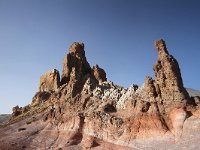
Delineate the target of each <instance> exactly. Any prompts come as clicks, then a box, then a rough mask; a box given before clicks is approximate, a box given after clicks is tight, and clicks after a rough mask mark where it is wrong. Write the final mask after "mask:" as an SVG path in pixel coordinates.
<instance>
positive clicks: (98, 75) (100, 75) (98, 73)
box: [92, 64, 107, 82]
mask: <svg viewBox="0 0 200 150" xmlns="http://www.w3.org/2000/svg"><path fill="white" fill-rule="evenodd" d="M92 71H93V74H94V77H95V79H96V80H97V81H99V82H104V81H107V78H106V72H105V71H104V70H103V69H102V68H99V66H98V65H97V64H96V65H94V67H93V69H92Z"/></svg>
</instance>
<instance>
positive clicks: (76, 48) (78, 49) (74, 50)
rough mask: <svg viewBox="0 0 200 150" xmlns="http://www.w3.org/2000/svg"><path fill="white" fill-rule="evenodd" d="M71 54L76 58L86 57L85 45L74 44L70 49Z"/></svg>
mask: <svg viewBox="0 0 200 150" xmlns="http://www.w3.org/2000/svg"><path fill="white" fill-rule="evenodd" d="M69 52H70V54H72V55H74V56H76V57H77V58H79V59H80V58H83V57H85V51H84V44H83V43H79V42H74V43H73V44H72V45H71V46H70V48H69Z"/></svg>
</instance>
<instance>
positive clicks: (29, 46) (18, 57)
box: [0, 0, 200, 114]
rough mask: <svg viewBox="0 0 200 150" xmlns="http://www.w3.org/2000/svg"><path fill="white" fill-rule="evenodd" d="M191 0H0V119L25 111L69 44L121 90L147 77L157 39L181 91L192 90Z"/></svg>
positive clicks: (198, 52) (197, 29)
mask: <svg viewBox="0 0 200 150" xmlns="http://www.w3.org/2000/svg"><path fill="white" fill-rule="evenodd" d="M199 8H200V1H199V0H191V1H189V0H0V70H1V73H0V114H4V113H11V112H12V107H14V106H16V105H19V106H25V105H27V104H29V103H31V101H32V97H33V96H34V94H35V93H36V92H37V91H38V84H39V78H40V76H41V75H42V74H43V73H45V72H46V71H48V70H51V69H54V68H56V69H58V70H59V71H60V72H61V71H62V63H63V58H64V56H65V55H66V54H67V53H68V48H69V46H70V45H71V44H72V43H73V42H75V41H77V42H83V43H84V44H85V52H86V57H87V60H88V62H89V63H90V65H91V67H92V66H93V65H94V64H98V65H99V66H100V67H101V68H103V69H104V70H105V71H106V73H107V78H108V80H112V81H113V82H114V83H116V84H118V85H122V86H124V87H129V86H130V85H131V84H137V85H139V86H140V85H142V84H143V82H144V79H145V77H146V76H152V77H153V78H155V76H154V72H153V65H154V64H155V62H156V60H157V57H158V56H157V52H156V50H155V48H154V41H155V40H157V39H160V38H163V39H164V40H165V41H166V44H167V47H168V51H169V53H170V54H172V55H173V56H174V57H175V58H176V59H177V60H178V62H179V66H180V68H181V73H182V78H183V82H184V86H185V87H189V88H193V89H197V90H200V79H199V77H200V70H199V66H200V59H199V56H200V9H199Z"/></svg>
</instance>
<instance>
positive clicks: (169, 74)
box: [154, 39, 189, 105]
mask: <svg viewBox="0 0 200 150" xmlns="http://www.w3.org/2000/svg"><path fill="white" fill-rule="evenodd" d="M155 47H156V50H157V52H158V60H157V62H156V64H155V65H154V73H155V76H156V79H155V87H156V91H157V95H158V97H159V99H160V100H161V101H162V103H164V104H166V105H170V104H175V103H185V102H186V101H187V100H188V99H189V95H188V93H187V91H186V89H185V88H184V86H183V82H182V77H181V72H180V69H179V65H178V62H177V61H176V59H175V58H174V57H173V56H172V55H170V54H169V52H168V51H167V48H166V44H165V42H164V41H163V40H162V39H161V40H158V41H156V42H155Z"/></svg>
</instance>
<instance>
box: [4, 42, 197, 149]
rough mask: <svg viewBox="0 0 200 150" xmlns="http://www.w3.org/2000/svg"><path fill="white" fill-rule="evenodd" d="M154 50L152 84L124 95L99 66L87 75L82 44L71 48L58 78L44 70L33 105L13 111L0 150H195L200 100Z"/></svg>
mask: <svg viewBox="0 0 200 150" xmlns="http://www.w3.org/2000/svg"><path fill="white" fill-rule="evenodd" d="M155 47H156V50H157V52H158V60H157V61H156V63H155V65H154V67H153V69H154V73H155V80H154V79H153V78H152V77H146V79H145V82H144V84H143V85H142V86H141V87H138V86H137V85H134V84H133V85H132V86H131V87H129V88H128V89H126V88H124V87H121V86H118V85H115V84H114V83H113V82H111V81H107V78H106V72H105V71H104V70H103V69H102V68H100V67H99V66H98V65H94V66H93V67H92V68H91V67H90V64H89V63H88V62H87V59H86V57H85V51H84V44H82V43H77V42H75V43H73V44H72V45H71V46H70V48H69V53H68V54H67V55H66V56H65V57H64V62H63V71H62V74H61V76H60V73H59V72H58V70H56V69H53V70H50V71H48V72H47V73H45V74H44V75H42V76H41V78H40V84H39V88H38V92H36V94H35V96H34V97H33V99H32V103H31V104H29V105H27V106H25V107H19V106H15V107H14V108H13V113H12V117H11V119H10V121H9V123H8V124H7V125H5V126H3V127H1V128H0V133H1V134H0V149H2V150H6V149H8V150H11V149H13V150H18V149H30V150H31V149H41V150H42V149H53V150H54V149H55V150H56V149H57V150H62V149H63V150H65V149H66V150H73V149H74V150H79V149H80V150H82V149H94V150H112V149H113V150H130V149H131V150H137V149H145V150H154V149H155V150H157V149H170V150H171V149H187V150H188V149H191V150H193V149H198V147H200V144H199V142H198V141H199V136H198V134H199V133H200V109H199V104H200V103H199V102H200V98H199V97H198V96H194V97H191V96H190V95H189V94H188V92H187V91H186V89H185V88H184V86H183V82H182V77H181V72H180V69H179V65H178V62H177V61H176V59H175V58H174V57H173V56H172V55H170V54H169V52H168V50H167V48H166V45H165V42H164V41H163V40H158V41H156V42H155Z"/></svg>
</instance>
